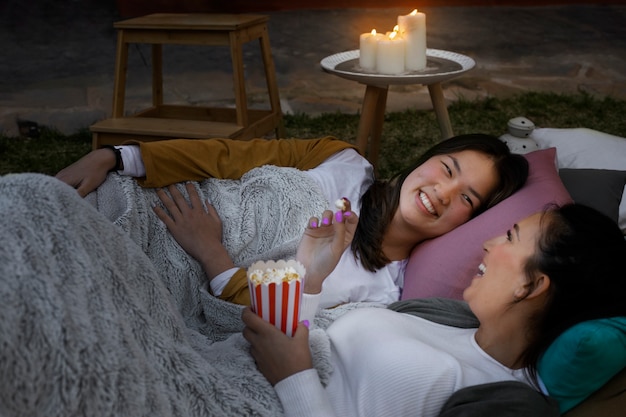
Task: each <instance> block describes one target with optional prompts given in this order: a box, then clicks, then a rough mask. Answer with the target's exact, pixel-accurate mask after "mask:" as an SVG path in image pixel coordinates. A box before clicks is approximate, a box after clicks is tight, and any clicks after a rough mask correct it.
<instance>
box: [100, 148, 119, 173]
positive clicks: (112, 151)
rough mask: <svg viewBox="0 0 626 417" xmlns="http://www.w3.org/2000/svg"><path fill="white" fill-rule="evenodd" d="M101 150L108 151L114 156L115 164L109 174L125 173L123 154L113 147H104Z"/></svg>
mask: <svg viewBox="0 0 626 417" xmlns="http://www.w3.org/2000/svg"><path fill="white" fill-rule="evenodd" d="M101 149H108V150H109V151H110V152H111V153H112V155H113V164H112V166H111V168H110V169H109V172H113V171H116V172H117V171H123V170H124V161H123V160H122V152H121V151H120V150H119V149H118V148H116V147H115V146H113V145H102V147H101Z"/></svg>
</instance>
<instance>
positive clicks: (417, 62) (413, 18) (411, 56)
mask: <svg viewBox="0 0 626 417" xmlns="http://www.w3.org/2000/svg"><path fill="white" fill-rule="evenodd" d="M398 26H399V27H400V34H401V35H402V37H403V38H404V40H405V47H406V52H405V67H406V69H407V71H416V70H423V69H424V68H426V15H425V14H424V13H420V12H418V11H417V9H415V10H413V11H412V12H411V13H409V14H408V15H404V16H398Z"/></svg>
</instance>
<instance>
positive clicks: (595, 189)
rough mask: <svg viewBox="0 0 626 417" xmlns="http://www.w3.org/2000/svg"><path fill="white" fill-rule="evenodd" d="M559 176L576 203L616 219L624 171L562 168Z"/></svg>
mask: <svg viewBox="0 0 626 417" xmlns="http://www.w3.org/2000/svg"><path fill="white" fill-rule="evenodd" d="M559 176H560V177H561V181H563V184H564V185H565V188H567V191H569V193H570V195H571V196H572V199H573V200H574V201H575V202H576V203H580V204H584V205H586V206H589V207H593V208H595V209H596V210H598V211H600V212H602V213H604V214H606V215H607V216H609V217H610V218H611V219H613V220H615V221H616V222H617V221H618V219H619V206H620V202H621V201H622V194H623V193H624V185H626V171H616V170H610V169H571V168H562V169H560V170H559Z"/></svg>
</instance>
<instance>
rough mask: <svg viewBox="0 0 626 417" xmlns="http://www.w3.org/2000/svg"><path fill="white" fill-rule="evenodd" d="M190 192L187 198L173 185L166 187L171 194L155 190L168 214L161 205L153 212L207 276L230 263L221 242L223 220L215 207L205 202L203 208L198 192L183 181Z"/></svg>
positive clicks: (214, 274) (210, 276) (228, 265)
mask: <svg viewBox="0 0 626 417" xmlns="http://www.w3.org/2000/svg"><path fill="white" fill-rule="evenodd" d="M185 188H186V189H187V193H188V194H189V202H188V201H187V200H186V199H185V197H184V196H183V195H182V194H181V192H180V191H178V189H177V188H176V186H174V185H170V186H169V187H168V191H169V193H170V195H171V197H170V196H168V195H167V194H166V193H165V191H163V190H158V191H157V195H158V196H159V199H161V202H162V203H163V205H164V206H165V207H166V208H167V210H168V211H169V215H168V214H167V212H166V211H165V210H163V209H162V208H161V207H159V206H157V207H155V208H154V212H155V213H156V215H157V216H158V217H159V219H161V220H162V221H163V223H165V226H167V230H169V231H170V233H171V234H172V236H173V237H174V239H176V241H177V242H178V244H179V245H180V246H181V247H182V248H183V249H184V250H185V251H186V252H187V253H188V254H189V255H191V256H192V257H194V258H195V259H196V260H197V261H198V262H200V264H202V268H203V269H204V272H205V274H206V275H207V277H208V278H209V280H211V279H213V278H214V277H215V276H216V275H218V274H219V273H221V272H224V271H226V270H227V269H230V268H233V267H234V266H235V265H234V264H233V262H232V260H231V259H230V256H229V255H228V252H227V251H226V248H224V245H222V220H221V219H220V217H219V215H218V214H217V211H215V208H213V206H211V205H210V204H208V203H207V204H206V207H207V209H206V210H205V209H204V207H203V205H202V202H201V201H200V196H199V195H198V192H197V191H196V189H195V188H194V186H193V184H191V183H187V184H185Z"/></svg>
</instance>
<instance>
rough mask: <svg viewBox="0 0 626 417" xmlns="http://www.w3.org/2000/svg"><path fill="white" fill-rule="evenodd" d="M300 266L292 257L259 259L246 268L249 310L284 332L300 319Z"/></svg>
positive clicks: (292, 330) (288, 332)
mask: <svg viewBox="0 0 626 417" xmlns="http://www.w3.org/2000/svg"><path fill="white" fill-rule="evenodd" d="M304 275H305V268H304V266H303V265H302V264H301V263H300V262H298V261H294V260H288V261H284V260H280V261H267V262H263V261H259V262H255V263H254V264H252V265H251V266H250V267H249V268H248V286H249V289H250V300H251V302H252V310H253V311H254V312H255V313H257V314H258V315H259V316H261V317H262V318H263V319H264V320H266V321H268V322H270V323H272V324H273V325H274V326H276V327H277V328H279V329H280V330H282V331H283V333H285V334H286V335H287V336H293V334H294V333H295V331H296V327H298V323H299V321H300V304H301V302H302V291H303V289H304Z"/></svg>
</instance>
